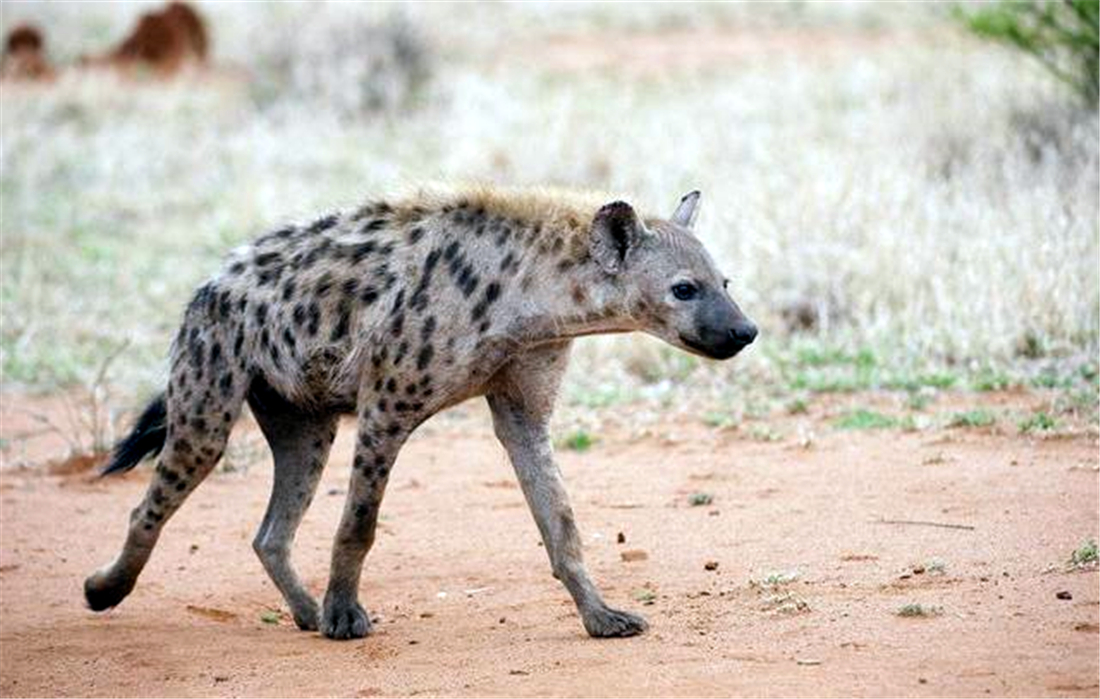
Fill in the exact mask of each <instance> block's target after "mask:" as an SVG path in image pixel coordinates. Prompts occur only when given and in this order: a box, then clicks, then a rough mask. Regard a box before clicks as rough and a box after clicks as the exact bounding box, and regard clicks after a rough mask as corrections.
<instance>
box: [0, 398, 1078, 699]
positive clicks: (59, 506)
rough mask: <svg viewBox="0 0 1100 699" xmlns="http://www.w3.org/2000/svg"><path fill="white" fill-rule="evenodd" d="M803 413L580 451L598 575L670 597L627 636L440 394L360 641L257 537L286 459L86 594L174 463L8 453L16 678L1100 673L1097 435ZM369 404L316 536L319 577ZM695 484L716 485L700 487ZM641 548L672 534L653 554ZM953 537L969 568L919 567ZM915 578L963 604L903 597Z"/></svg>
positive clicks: (3, 584)
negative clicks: (582, 613)
mask: <svg viewBox="0 0 1100 699" xmlns="http://www.w3.org/2000/svg"><path fill="white" fill-rule="evenodd" d="M983 400H987V399H983ZM994 400H998V401H999V405H1001V406H1003V405H1004V404H1005V401H1008V402H1010V403H1011V401H1012V400H1015V399H1013V398H1011V397H1010V398H1003V397H1002V398H1000V399H994ZM816 410H817V409H816V407H815V411H816ZM787 419H788V420H791V421H794V420H796V418H787ZM797 419H798V420H803V421H805V423H806V424H804V425H803V428H806V427H809V428H812V429H813V431H814V433H815V435H816V436H815V438H814V440H813V444H812V445H811V446H810V447H808V448H807V447H804V446H800V445H799V444H797V443H796V442H797V441H798V440H796V439H794V438H788V439H786V440H784V441H780V442H766V441H755V440H753V439H751V438H750V437H749V436H748V435H749V431H747V430H745V429H742V430H737V431H721V430H714V429H711V428H707V427H705V426H703V425H700V424H696V423H689V422H685V421H682V420H671V419H670V420H669V421H667V423H665V424H662V425H661V426H660V428H658V429H655V430H651V434H652V436H650V437H644V438H637V437H632V436H631V435H630V434H629V433H628V432H627V431H626V430H622V431H615V430H612V431H610V433H608V434H601V435H600V437H601V441H600V442H599V443H598V444H597V445H596V446H595V447H593V448H592V449H591V450H589V451H588V452H586V453H583V454H578V453H575V452H562V453H561V455H560V461H561V466H562V469H563V471H564V473H565V476H566V479H567V481H568V482H569V485H570V490H571V493H572V496H573V501H574V506H575V509H576V511H577V516H578V520H579V523H580V526H581V530H582V532H583V533H584V535H585V545H586V555H587V559H588V562H589V566H590V568H591V570H592V572H593V574H594V576H595V577H596V579H597V580H598V581H599V582H600V583H601V584H602V586H603V588H604V590H605V592H606V595H607V597H608V599H609V601H611V602H612V603H613V604H615V605H619V606H623V607H627V608H630V609H635V610H639V611H641V612H643V613H644V614H645V615H646V616H647V617H648V619H649V621H650V624H651V630H650V632H649V633H648V634H646V635H644V636H641V637H638V638H633V639H625V640H605V641H597V640H592V639H589V638H587V637H586V636H585V635H584V632H583V630H582V628H581V625H580V621H579V619H578V617H577V615H576V613H575V611H574V609H573V607H572V604H571V602H570V601H569V599H568V597H567V595H566V593H565V591H564V590H563V589H562V588H561V587H560V585H559V584H558V583H557V582H556V581H555V580H554V579H553V578H551V576H550V574H549V570H548V568H549V566H548V563H547V561H546V557H545V555H544V552H543V551H542V549H541V545H540V543H539V541H538V536H537V532H536V529H535V526H534V524H533V522H532V521H531V519H530V515H529V514H528V512H527V509H526V506H525V504H524V502H523V496H522V494H521V493H520V491H519V490H518V488H517V487H516V485H515V481H514V477H513V476H512V474H511V470H510V467H509V466H508V464H507V461H506V459H505V457H504V454H503V452H502V450H501V449H500V448H499V447H498V446H497V444H496V443H495V441H494V440H493V437H492V434H491V430H490V429H489V426H488V421H487V416H486V415H485V413H484V411H482V410H481V409H480V408H468V409H464V410H462V411H459V412H456V413H452V414H448V415H444V416H441V417H439V418H437V419H435V420H433V421H432V422H430V423H429V424H428V425H426V426H425V427H424V428H423V429H422V430H421V431H420V432H419V433H418V434H417V435H415V437H414V439H413V440H411V442H410V443H409V445H408V446H407V447H406V449H405V451H404V452H403V453H402V456H401V459H400V460H399V462H398V466H397V468H396V470H395V473H394V477H393V479H392V480H391V487H390V491H389V493H388V494H387V500H386V503H385V506H384V511H383V520H382V526H381V534H380V536H379V539H378V542H377V544H376V546H375V549H374V551H373V552H372V554H371V555H370V557H369V558H368V560H367V569H366V572H365V574H364V583H363V588H362V595H363V599H364V601H365V603H366V605H367V606H368V608H369V609H370V610H371V612H372V614H373V615H375V616H376V617H378V621H377V622H376V632H375V634H374V635H373V636H371V637H369V638H367V639H365V640H361V641H354V642H344V643H337V642H333V641H328V640H326V639H323V638H321V637H319V636H318V635H316V634H309V633H303V632H300V631H298V630H297V629H296V628H295V627H294V625H293V623H292V622H291V621H290V620H289V618H288V617H287V615H286V614H285V612H284V611H283V607H282V604H281V599H280V598H279V595H278V593H277V592H276V591H275V589H274V587H273V586H272V585H271V583H270V582H269V581H268V580H267V578H266V576H265V575H264V573H263V571H262V569H261V567H260V564H259V562H258V561H257V559H256V558H255V557H254V555H253V553H252V551H251V547H250V541H251V538H252V535H253V531H254V529H255V527H256V526H257V524H258V523H259V521H260V518H261V515H262V513H263V509H264V506H265V501H266V497H267V490H268V488H269V486H270V467H269V464H268V462H267V460H266V458H260V459H258V460H257V461H256V462H255V463H254V464H253V465H252V466H251V467H250V468H249V469H248V470H247V471H246V472H241V471H237V472H232V473H224V472H219V473H217V474H215V475H214V476H212V477H211V478H210V479H209V480H208V481H207V482H206V483H205V484H204V485H203V487H202V488H200V489H199V490H198V491H197V492H196V494H195V495H194V496H193V497H192V499H191V500H190V501H189V502H188V503H187V505H186V506H185V507H184V508H183V510H181V512H180V514H179V515H178V516H177V518H176V519H175V520H173V522H172V523H171V525H170V526H169V527H168V528H167V530H166V531H165V534H164V536H163V537H162V539H161V543H160V546H159V548H158V550H157V551H156V553H155V554H154V556H153V559H152V561H151V563H150V565H149V567H148V568H147V569H146V571H145V573H144V575H143V577H142V579H141V581H140V582H139V584H138V587H137V589H136V590H135V592H134V593H133V594H132V595H131V597H130V598H129V599H127V600H126V602H125V603H124V604H123V605H121V606H120V607H118V608H117V609H115V610H112V611H111V612H109V613H106V614H102V615H97V614H93V613H92V612H90V611H88V610H86V609H85V608H84V606H83V602H82V599H81V593H80V588H81V583H82V580H83V578H84V576H85V575H86V574H88V573H89V572H90V571H91V570H93V569H94V568H96V567H98V566H99V565H101V564H103V563H105V562H106V561H108V560H110V559H111V558H112V557H113V556H114V554H115V553H116V552H117V550H118V547H119V545H120V544H121V541H122V537H123V532H124V528H125V526H126V519H127V513H128V511H129V509H130V507H132V506H133V504H134V503H136V501H137V500H138V498H139V497H140V495H141V493H142V491H143V488H144V485H145V482H146V479H147V477H148V471H147V470H146V469H142V470H139V471H138V472H136V473H133V474H130V475H128V476H126V477H123V478H118V479H113V480H106V481H92V480H90V479H89V476H88V474H87V473H86V472H83V473H81V472H78V473H60V472H58V471H57V470H53V471H51V470H50V469H48V468H42V467H38V468H8V469H6V470H4V471H0V524H2V530H0V660H2V662H0V694H3V695H5V696H13V695H20V696H23V695H119V696H161V695H182V696H239V695H258V694H262V695H275V696H283V695H353V696H378V695H402V696H411V695H518V696H526V695H540V694H542V695H616V696H618V695H804V696H811V695H849V694H851V695H913V696H925V695H928V696H942V695H984V694H992V695H1059V696H1096V695H1097V694H1098V693H1100V688H1098V679H1097V677H1098V656H1097V653H1098V623H1100V618H1098V617H1100V606H1098V598H1100V594H1098V589H1097V573H1096V571H1095V570H1093V571H1085V572H1067V571H1066V570H1065V569H1064V567H1063V564H1064V562H1065V560H1066V558H1067V556H1068V554H1069V552H1070V551H1071V550H1072V549H1073V548H1074V547H1076V546H1077V545H1078V544H1079V543H1080V542H1081V541H1082V540H1083V539H1085V538H1088V537H1096V536H1097V534H1098V528H1100V524H1098V513H1097V504H1098V474H1097V441H1096V438H1095V436H1093V435H1090V434H1088V432H1084V433H1082V434H1080V435H1079V436H1073V437H1067V438H1060V439H1032V438H1028V437H1026V436H1020V435H1018V434H1016V433H1015V429H1014V428H1011V429H1006V430H1005V433H1003V434H1001V433H998V432H996V431H988V430H985V431H983V430H949V429H941V430H933V431H926V432H913V433H905V432H899V431H896V430H891V431H863V432H845V431H838V430H835V429H833V428H831V427H830V426H829V425H828V424H827V423H826V422H825V421H824V420H823V418H822V416H821V415H816V414H815V415H811V416H808V417H802V418H797ZM795 427H797V426H796V425H794V424H793V423H792V424H789V425H786V426H784V429H785V430H787V432H788V434H791V433H793V432H794V428H795ZM346 428H347V426H345V429H344V430H343V431H342V433H341V437H340V440H339V442H338V444H337V448H336V450H335V452H334V459H333V460H332V462H331V464H330V466H329V470H328V472H327V473H326V476H325V480H324V482H323V483H322V485H321V488H320V491H319V494H318V498H317V500H316V502H315V503H314V505H313V508H312V510H311V511H310V513H309V515H308V516H307V520H306V522H305V524H304V525H303V527H302V530H301V532H300V534H299V537H298V545H297V547H296V562H297V564H298V565H299V569H300V570H301V571H302V573H303V576H304V578H305V579H306V580H307V581H308V582H309V584H310V586H311V587H312V588H313V589H314V590H316V591H318V592H320V591H321V590H322V588H323V585H324V582H325V576H326V572H327V556H328V552H329V547H330V540H331V536H332V532H333V531H334V529H335V526H336V522H337V518H338V516H339V513H340V508H341V506H342V503H343V491H344V489H345V482H346V478H347V476H348V472H349V470H348V463H349V462H350V447H351V439H352V435H351V434H350V431H349V430H348V429H346ZM245 429H252V430H254V429H255V428H254V427H251V426H245ZM253 436H254V435H253ZM695 492H706V493H708V494H710V495H712V496H713V502H712V503H711V504H709V505H703V506H692V505H691V504H690V502H689V496H690V495H691V494H692V493H695ZM884 520H886V521H884ZM897 520H912V521H924V522H933V523H938V524H948V525H959V526H958V527H944V526H933V525H931V524H901V523H896V522H895V521H897ZM620 532H621V533H622V534H623V536H624V538H625V543H619V542H618V534H619V533H620ZM636 550H640V551H644V552H645V555H646V557H645V558H644V560H632V561H626V560H624V556H623V554H624V552H627V551H636ZM626 558H632V556H630V555H627V556H626ZM932 560H939V561H941V562H942V564H943V572H942V573H940V572H938V571H936V570H932V569H928V570H924V571H923V572H918V571H919V570H920V569H921V566H922V565H925V566H926V565H927V564H928V562H929V561H932ZM713 564H717V565H716V567H715V566H714V565H713ZM708 568H713V569H708ZM794 571H796V572H797V578H796V579H795V580H793V581H791V582H784V583H779V584H777V585H772V586H769V585H767V584H756V583H752V582H750V581H753V580H755V581H763V580H765V579H767V578H768V576H769V575H771V574H773V573H791V572H794ZM1060 592H1063V593H1065V592H1068V593H1069V595H1070V597H1071V599H1058V598H1057V597H1056V594H1057V593H1060ZM1062 596H1065V595H1062ZM910 603H920V604H922V605H927V606H932V607H939V608H940V613H939V614H937V615H934V616H931V617H927V618H905V617H902V616H899V615H898V614H897V611H898V610H899V609H900V608H901V607H902V606H903V605H906V604H910ZM273 611H274V612H277V615H273V614H272V612H273ZM265 619H266V621H265ZM271 622H274V623H271Z"/></svg>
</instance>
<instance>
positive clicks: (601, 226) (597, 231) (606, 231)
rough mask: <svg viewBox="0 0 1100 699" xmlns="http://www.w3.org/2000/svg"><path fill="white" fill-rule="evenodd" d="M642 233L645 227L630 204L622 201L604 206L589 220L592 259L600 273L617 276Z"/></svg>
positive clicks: (643, 233)
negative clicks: (601, 271) (590, 223)
mask: <svg viewBox="0 0 1100 699" xmlns="http://www.w3.org/2000/svg"><path fill="white" fill-rule="evenodd" d="M645 233H646V230H645V225H644V224H643V223H642V222H641V220H639V219H638V214H636V213H634V209H633V208H632V207H631V206H630V204H627V203H626V202H625V201H613V202H611V203H610V204H604V205H603V206H602V207H600V210H599V211H597V212H596V218H594V219H593V220H592V239H591V241H590V247H591V252H592V258H593V259H594V260H595V261H596V264H598V265H599V266H600V268H602V269H603V271H605V272H607V273H608V274H618V273H619V272H621V271H622V270H623V267H624V266H625V265H626V259H627V257H628V256H629V255H630V252H631V251H632V250H633V249H634V248H635V247H636V246H637V245H638V243H639V242H641V240H642V237H643V236H644V235H645Z"/></svg>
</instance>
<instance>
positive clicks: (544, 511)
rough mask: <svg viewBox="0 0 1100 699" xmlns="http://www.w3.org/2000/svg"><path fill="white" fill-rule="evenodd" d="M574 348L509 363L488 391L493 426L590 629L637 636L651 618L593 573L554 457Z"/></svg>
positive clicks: (545, 351)
mask: <svg viewBox="0 0 1100 699" xmlns="http://www.w3.org/2000/svg"><path fill="white" fill-rule="evenodd" d="M568 351H569V349H568V345H564V346H556V347H551V348H546V349H542V350H538V351H534V352H531V353H529V354H527V355H525V356H524V357H523V358H521V359H518V360H514V361H513V362H511V363H510V364H509V365H508V366H507V367H506V368H505V369H503V370H502V371H501V372H500V373H499V374H498V375H497V376H496V377H495V378H494V384H493V388H492V390H491V391H490V393H489V395H488V400H489V406H490V408H492V411H493V426H494V429H495V430H496V434H497V437H498V438H499V439H500V441H501V443H502V444H503V445H504V448H505V449H506V450H507V451H508V455H509V457H510V458H511V460H512V465H513V467H514V468H515V470H516V475H517V476H518V477H519V482H520V486H521V487H522V488H523V495H524V497H526V498H527V504H528V506H529V507H530V508H531V513H532V514H533V515H534V517H535V522H536V524H538V528H539V533H540V534H542V540H543V543H544V545H545V546H546V552H547V554H548V555H549V556H550V564H551V566H552V568H553V571H554V577H556V578H558V579H559V580H561V581H562V583H563V584H564V585H565V587H566V589H567V590H569V594H570V595H572V597H573V601H574V602H575V603H576V605H577V610H578V611H579V612H580V615H581V619H582V621H583V622H584V628H585V630H586V631H588V634H589V635H590V636H595V637H609V636H634V635H636V634H639V633H641V632H642V631H644V630H645V629H646V622H645V620H644V619H642V618H641V617H640V616H637V615H635V614H631V613H629V612H623V611H619V610H616V609H612V608H610V607H608V606H607V604H606V603H605V602H604V601H603V598H602V597H601V596H600V593H599V590H597V589H596V586H595V585H594V584H593V583H592V580H591V579H590V578H589V576H588V571H587V570H586V569H585V565H584V560H583V556H582V553H581V539H580V534H579V533H578V532H577V525H576V522H575V521H574V518H573V509H572V508H571V507H570V505H569V496H568V495H567V494H566V492H565V484H564V483H563V482H562V477H561V472H560V471H559V470H558V467H557V464H555V463H554V454H553V448H552V446H551V444H550V432H549V421H550V414H551V412H552V410H553V405H554V398H555V396H556V394H557V388H558V384H559V383H560V381H561V375H562V373H563V372H564V370H565V364H566V360H567V357H568Z"/></svg>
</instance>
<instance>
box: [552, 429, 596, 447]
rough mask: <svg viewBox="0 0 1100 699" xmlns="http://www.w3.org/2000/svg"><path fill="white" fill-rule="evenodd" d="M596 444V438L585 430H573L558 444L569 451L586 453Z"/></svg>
mask: <svg viewBox="0 0 1100 699" xmlns="http://www.w3.org/2000/svg"><path fill="white" fill-rule="evenodd" d="M595 443H596V438H595V437H594V436H593V435H592V434H591V433H589V432H588V431H586V430H574V431H573V432H570V433H569V434H567V435H566V436H565V437H564V438H562V440H561V441H560V442H559V445H560V446H561V447H563V448H565V449H569V450H570V451H588V450H589V449H591V448H592V446H593V445H594V444H595Z"/></svg>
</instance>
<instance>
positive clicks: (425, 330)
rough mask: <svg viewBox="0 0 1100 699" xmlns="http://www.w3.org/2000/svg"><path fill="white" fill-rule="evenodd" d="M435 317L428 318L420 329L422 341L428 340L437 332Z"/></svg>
mask: <svg viewBox="0 0 1100 699" xmlns="http://www.w3.org/2000/svg"><path fill="white" fill-rule="evenodd" d="M435 324H436V323H435V316H428V317H427V319H425V320H424V325H423V326H421V328H420V339H422V340H425V341H426V340H427V339H428V338H429V337H431V336H432V333H433V332H435Z"/></svg>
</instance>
